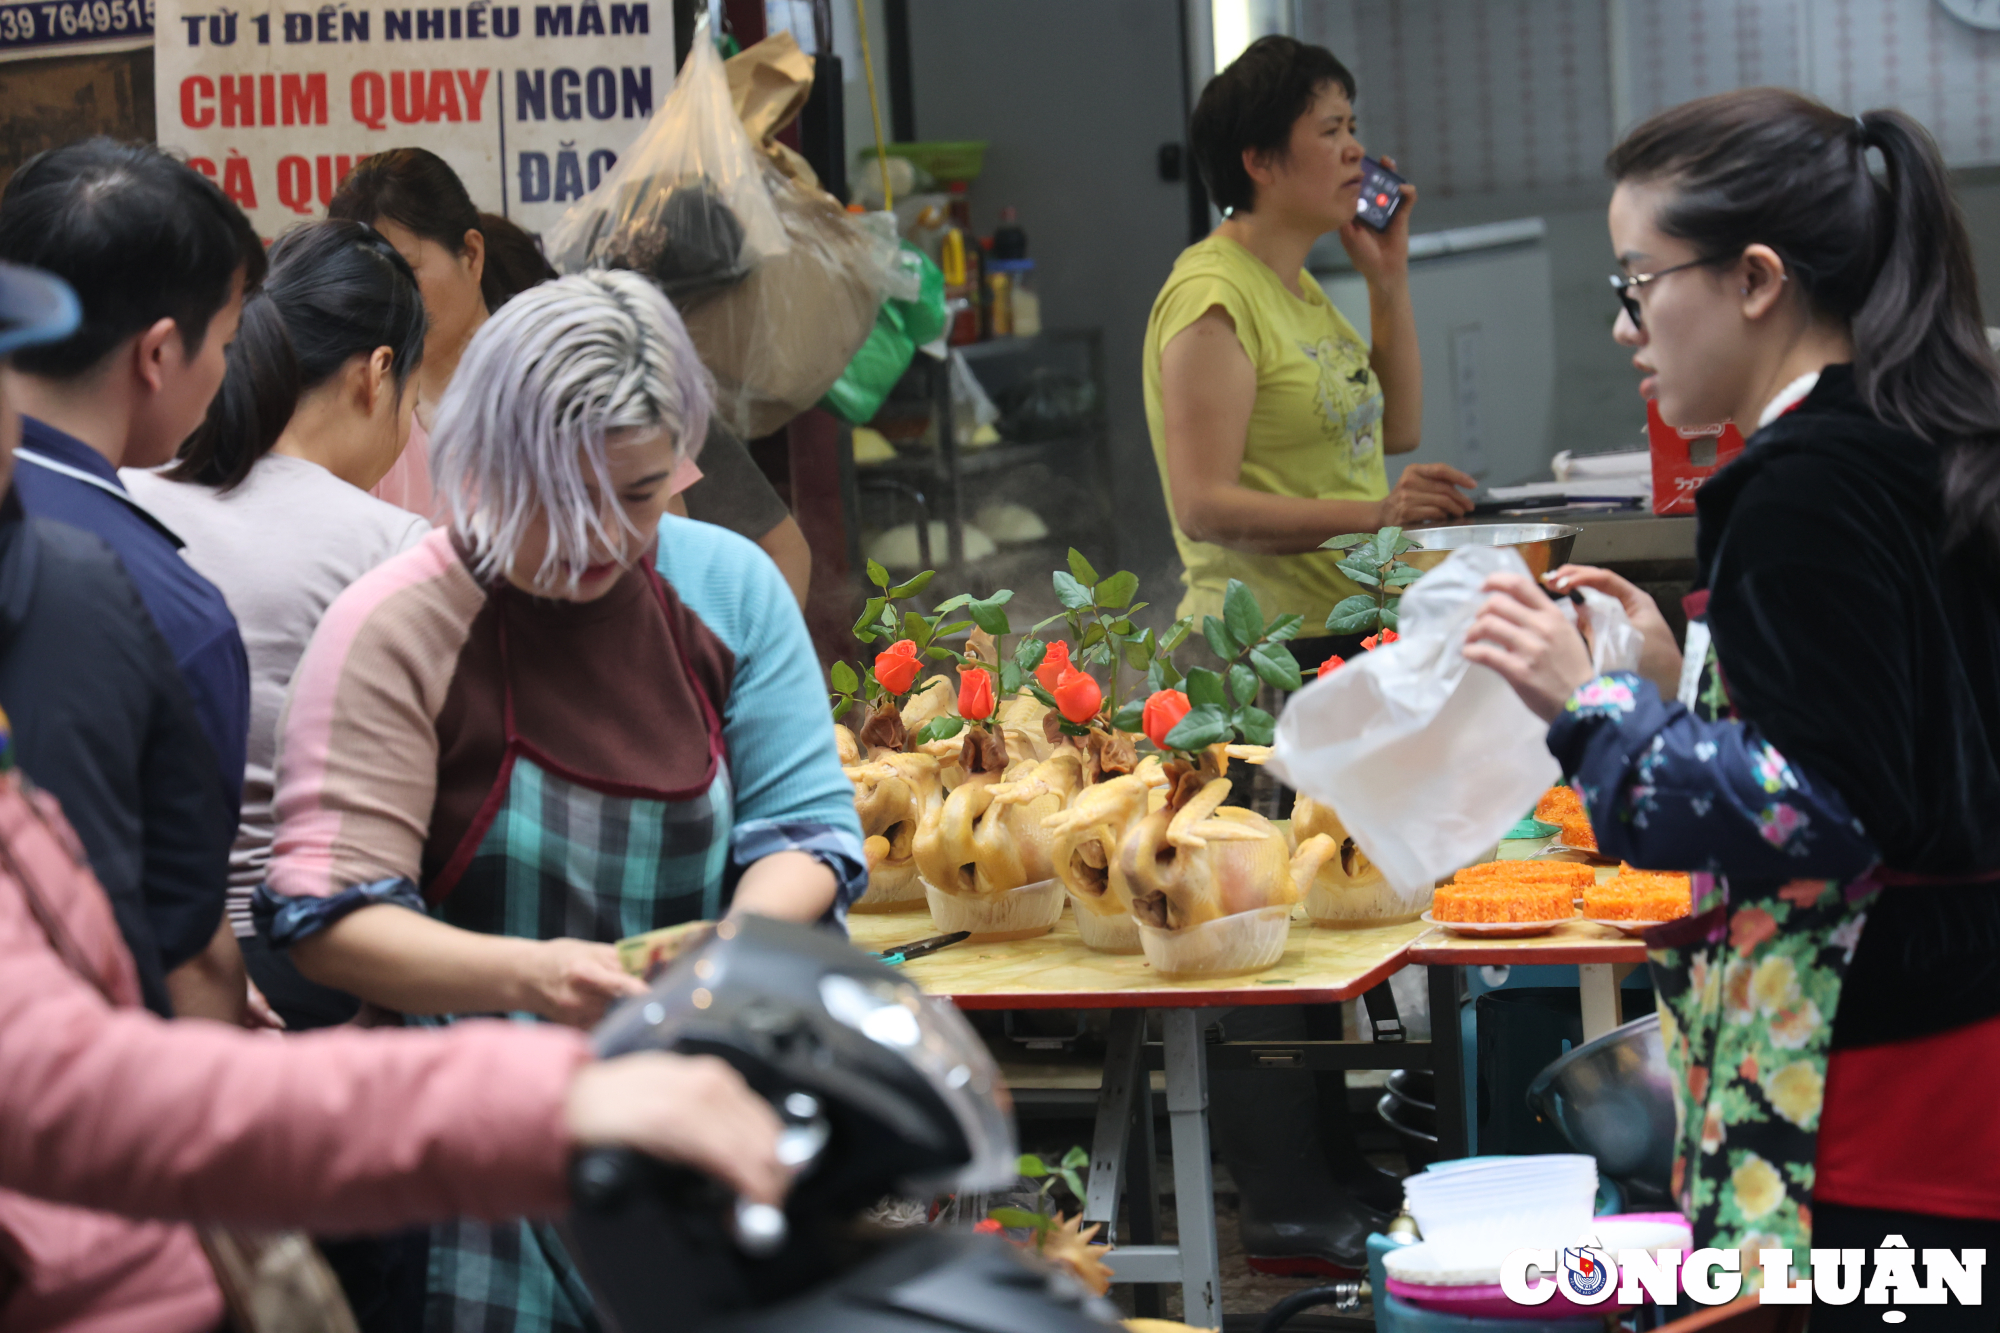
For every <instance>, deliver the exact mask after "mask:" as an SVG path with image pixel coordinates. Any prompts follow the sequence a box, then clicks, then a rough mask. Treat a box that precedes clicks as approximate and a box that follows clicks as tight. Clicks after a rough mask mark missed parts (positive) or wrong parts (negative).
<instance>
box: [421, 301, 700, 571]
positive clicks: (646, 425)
mask: <svg viewBox="0 0 2000 1333" xmlns="http://www.w3.org/2000/svg"><path fill="white" fill-rule="evenodd" d="M713 395H714V390H713V387H712V383H711V381H710V378H709V374H708V371H707V370H706V369H704V368H703V366H702V364H701V358H700V357H699V356H697V355H696V353H695V350H694V344H693V343H692V342H690V341H689V339H688V333H687V327H686V326H685V325H684V324H682V323H681V317H680V316H679V315H678V314H677V313H675V311H674V308H673V305H672V304H671V303H670V302H669V301H668V300H667V298H666V297H665V296H663V295H661V293H660V289H659V288H657V287H655V286H654V285H653V284H652V283H651V282H649V281H648V280H647V279H645V278H644V277H641V276H640V275H639V274H637V273H628V272H622V271H614V270H605V269H598V270H593V271H591V272H588V273H577V274H572V275H570V276H569V277H566V278H557V279H555V280H554V281H553V282H545V283H543V284H541V285H540V286H538V287H531V288H529V289H528V290H527V291H524V292H522V293H521V294H520V295H518V296H516V297H514V299H513V300H511V301H509V302H507V304H506V305H504V306H502V307H500V309H499V311H497V312H496V313H495V314H494V315H493V317H492V318H491V319H489V320H487V321H486V323H485V324H484V325H483V326H482V327H481V328H480V330H479V332H477V333H475V334H474V335H473V336H472V342H471V343H470V344H469V345H468V346H467V347H466V349H465V355H464V357H463V358H462V359H461V360H460V361H459V363H458V370H457V372H456V373H455V374H454V375H453V376H452V380H451V388H450V389H448V390H446V392H445V396H444V401H443V402H441V403H439V404H438V409H437V424H436V427H435V429H434V430H433V431H432V434H431V446H430V447H431V456H430V462H431V474H432V476H433V478H434V479H435V483H436V486H437V490H438V494H439V495H440V496H441V497H442V498H443V500H444V503H445V505H446V507H447V508H446V512H447V513H448V514H449V516H450V520H451V526H452V529H453V530H454V531H455V532H457V533H458V535H459V536H460V538H461V539H463V540H464V542H465V544H466V545H467V547H469V548H470V553H471V556H472V567H473V572H474V573H475V574H476V575H477V576H478V577H479V578H480V579H481V580H494V579H498V578H502V577H504V576H505V575H506V573H507V571H508V569H509V568H510V567H511V566H512V564H513V562H514V558H515V555H516V553H517V552H518V551H519V550H520V546H521V542H522V540H523V538H524V537H525V536H526V534H527V531H528V528H529V526H530V525H531V524H533V522H534V520H535V516H536V514H538V513H546V514H547V515H548V525H549V543H548V551H547V554H546V555H545V556H544V557H543V560H542V563H541V566H540V568H538V569H537V570H535V571H533V573H532V574H529V573H528V572H527V571H520V573H521V574H522V575H523V576H525V577H528V578H529V579H530V580H531V581H533V582H535V583H537V584H541V585H544V586H546V585H547V584H548V582H549V580H550V578H551V575H552V574H553V573H554V572H555V571H558V570H564V571H567V581H568V582H569V584H570V586H571V587H572V588H573V587H574V586H575V583H576V580H577V578H578V576H579V574H580V572H581V571H582V569H583V568H584V567H585V566H586V565H587V564H588V563H589V562H590V555H591V550H592V547H593V546H594V545H595V546H596V547H597V548H598V549H600V550H601V549H602V548H603V546H604V545H605V544H607V543H611V542H612V541H613V535H612V532H611V530H610V529H609V528H608V527H607V526H606V522H605V514H606V513H610V514H612V515H615V518H614V519H613V521H614V522H615V523H616V524H617V525H619V526H620V527H621V528H622V529H624V531H625V533H626V534H627V535H628V536H629V535H635V534H634V530H633V528H632V522H631V520H630V519H628V518H627V517H626V516H625V512H624V510H623V509H622V508H621V507H620V506H618V505H617V504H616V502H615V500H614V498H613V496H612V486H611V476H610V468H609V464H608V461H607V456H606V455H607V440H608V439H609V438H610V437H614V436H618V435H621V434H627V435H629V434H632V433H651V432H653V431H656V430H661V429H664V430H666V431H667V432H668V433H669V434H671V435H672V436H673V441H674V460H675V461H676V462H679V461H680V460H681V459H682V458H684V457H689V456H692V455H693V454H694V453H695V452H697V451H698V450H699V449H700V448H701V441H702V437H703V436H704V435H705V434H706V433H707V430H708V416H709V410H710V406H711V403H712V399H713ZM593 490H594V491H595V492H596V494H597V495H598V496H599V497H601V499H600V500H598V501H595V502H594V501H593V500H592V498H591V493H592V491H593Z"/></svg>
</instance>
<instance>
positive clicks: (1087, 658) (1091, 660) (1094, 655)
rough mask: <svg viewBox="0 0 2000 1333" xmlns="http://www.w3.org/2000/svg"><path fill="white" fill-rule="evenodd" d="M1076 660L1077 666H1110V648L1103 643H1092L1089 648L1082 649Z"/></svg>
mask: <svg viewBox="0 0 2000 1333" xmlns="http://www.w3.org/2000/svg"><path fill="white" fill-rule="evenodd" d="M1076 660H1077V664H1078V665H1079V666H1087V667H1093V666H1109V665H1111V646H1110V645H1109V644H1104V643H1093V644H1091V645H1090V647H1088V648H1086V649H1084V650H1083V652H1082V653H1081V654H1080V655H1079V656H1078V657H1077V659H1076Z"/></svg>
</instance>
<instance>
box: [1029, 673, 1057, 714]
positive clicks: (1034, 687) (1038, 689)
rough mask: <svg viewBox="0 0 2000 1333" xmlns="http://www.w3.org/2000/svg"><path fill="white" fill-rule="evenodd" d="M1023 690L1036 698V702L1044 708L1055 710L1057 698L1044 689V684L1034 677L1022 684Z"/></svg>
mask: <svg viewBox="0 0 2000 1333" xmlns="http://www.w3.org/2000/svg"><path fill="white" fill-rule="evenodd" d="M1021 688H1022V689H1024V690H1026V691H1027V692H1028V693H1030V694H1032V695H1034V696H1035V701H1036V702H1037V703H1039V704H1041V706H1042V707H1044V708H1054V707H1055V706H1056V697H1055V696H1054V695H1053V694H1050V693H1049V692H1048V691H1047V690H1045V689H1043V688H1042V683H1041V682H1040V681H1038V680H1036V679H1034V678H1033V677H1029V678H1028V679H1027V680H1024V681H1022V682H1021Z"/></svg>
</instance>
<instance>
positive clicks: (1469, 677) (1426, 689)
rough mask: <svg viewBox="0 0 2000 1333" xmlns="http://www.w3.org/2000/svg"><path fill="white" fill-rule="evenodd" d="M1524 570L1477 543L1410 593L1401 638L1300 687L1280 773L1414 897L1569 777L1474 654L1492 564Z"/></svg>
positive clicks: (1284, 730)
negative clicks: (1473, 635) (1469, 657)
mask: <svg viewBox="0 0 2000 1333" xmlns="http://www.w3.org/2000/svg"><path fill="white" fill-rule="evenodd" d="M1502 572H1512V573H1517V574H1526V573H1527V572H1528V566H1527V564H1526V563H1525V562H1524V561H1523V560H1522V559H1521V557H1520V556H1519V555H1518V554H1516V553H1515V552H1513V551H1510V550H1507V549H1505V548H1502V547H1491V546H1472V547H1466V548H1464V549H1462V550H1458V551H1454V552H1453V553H1452V554H1451V556H1450V557H1449V558H1448V559H1447V560H1445V562H1444V563H1443V564H1441V565H1439V566H1438V567H1437V568H1436V569H1433V570H1432V571H1431V572H1430V573H1428V574H1426V575H1424V577H1423V578H1422V579H1420V580H1418V581H1417V582H1416V583H1415V584H1413V585H1411V587H1410V589H1409V591H1408V592H1406V593H1404V594H1403V599H1402V606H1401V608H1400V615H1401V620H1400V624H1399V629H1398V632H1399V634H1400V636H1401V638H1400V640H1399V641H1398V642H1396V643H1392V644H1386V645H1384V646H1383V647H1380V648H1377V649H1376V650H1375V651H1374V652H1371V653H1364V654H1362V655H1361V656H1360V657H1359V658H1358V659H1356V660H1354V661H1350V662H1349V663H1348V664H1347V665H1346V666H1344V667H1342V668H1341V669H1340V670H1339V671H1336V672H1334V673H1333V674H1332V675H1330V676H1328V677H1326V678H1325V679H1323V680H1318V681H1314V682H1313V683H1311V684H1309V685H1307V686H1306V687H1305V688H1304V689H1302V690H1300V691H1299V692H1298V693H1297V694H1295V695H1293V696H1292V700H1291V702H1290V703H1289V704H1288V705H1287V706H1286V708H1285V711H1284V713H1283V714H1282V715H1281V716H1280V717H1279V718H1278V735H1277V745H1276V746H1275V748H1274V750H1273V753H1272V756H1271V763H1270V767H1271V769H1272V770H1273V771H1274V772H1275V773H1277V775H1278V776H1279V778H1280V779H1282V780H1283V781H1284V782H1286V783H1288V784H1290V785H1291V786H1293V787H1295V788H1297V789H1298V790H1299V791H1302V792H1304V793H1305V794H1306V795H1307V796H1310V797H1312V798H1313V799H1314V800H1315V801H1321V802H1324V803H1325V804H1327V805H1330V806H1332V807H1333V810H1334V813H1335V814H1336V815H1338V816H1339V817H1340V821H1341V823H1342V824H1344V825H1345V826H1346V828H1347V832H1348V835H1349V836H1350V837H1352V838H1353V839H1354V841H1355V842H1356V843H1357V844H1359V845H1360V847H1361V850H1362V851H1364V852H1366V853H1367V854H1368V859H1369V860H1371V861H1373V862H1374V863H1375V864H1376V865H1377V866H1378V867H1380V868H1381V870H1382V874H1383V876H1384V877H1385V878H1386V879H1387V880H1388V881H1389V884H1390V885H1391V886H1392V887H1393V888H1395V889H1396V890H1398V891H1399V892H1402V893H1407V894H1410V895H1412V896H1413V897H1415V896H1417V895H1422V894H1426V893H1428V892H1429V890H1430V889H1431V887H1432V885H1433V884H1435V883H1436V882H1437V881H1438V880H1439V879H1441V878H1443V877H1444V876H1446V875H1449V874H1451V873H1452V872H1454V871H1456V870H1458V869H1459V868H1460V867H1462V866H1465V865H1468V864H1470V863H1471V862H1472V861H1473V860H1475V859H1477V858H1478V857H1480V856H1481V855H1483V854H1484V853H1486V852H1487V851H1488V850H1489V849H1490V848H1492V846H1493V845H1494V844H1495V843H1497V842H1498V841H1499V840H1500V836H1501V835H1502V834H1503V833H1505V832H1506V831H1507V830H1508V828H1509V827H1511V826H1512V825H1513V824H1514V822H1515V821H1516V820H1518V819H1519V818H1520V817H1521V812H1522V811H1523V810H1526V809H1528V808H1530V807H1531V806H1533V805H1534V803H1535V800H1536V798H1537V797H1539V796H1540V795H1541V794H1542V792H1543V791H1545V790H1547V789H1548V787H1549V786H1550V785H1551V784H1552V783H1554V782H1556V781H1558V780H1559V779H1560V778H1561V777H1562V770H1561V768H1560V767H1559V766H1558V765H1557V763H1556V761H1555V759H1554V758H1552V757H1551V756H1550V754H1549V750H1548V746H1547V744H1546V743H1545V742H1544V738H1545V737H1546V736H1547V735H1548V724H1547V723H1545V722H1543V721H1542V720H1541V719H1540V718H1538V717H1536V716H1535V715H1534V713H1532V712H1531V711H1529V709H1528V706H1527V705H1526V704H1524V703H1522V702H1521V700H1520V699H1519V697H1517V696H1516V695H1515V693H1514V690H1513V687H1512V686H1510V685H1509V684H1507V682H1506V681H1505V680H1504V679H1502V678H1501V676H1500V675H1499V673H1497V672H1495V671H1493V670H1491V669H1490V668H1487V667H1480V666H1474V665H1473V664H1472V663H1470V662H1468V661H1466V660H1465V655H1464V651H1463V650H1464V647H1465V635H1466V631H1467V630H1469V629H1470V628H1471V627H1472V622H1473V620H1474V619H1475V618H1476V617H1477V615H1478V613H1479V608H1480V606H1481V605H1483V604H1484V603H1485V601H1486V599H1487V598H1488V597H1489V596H1490V595H1491V594H1489V593H1484V592H1482V591H1481V590H1480V588H1481V585H1482V584H1483V583H1485V581H1486V578H1487V576H1488V575H1490V574H1496V573H1502Z"/></svg>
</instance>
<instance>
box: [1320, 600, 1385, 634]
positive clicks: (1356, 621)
mask: <svg viewBox="0 0 2000 1333" xmlns="http://www.w3.org/2000/svg"><path fill="white" fill-rule="evenodd" d="M1384 614H1391V615H1392V614H1394V613H1393V612H1385V613H1384ZM1376 628H1378V625H1377V623H1376V613H1375V604H1374V603H1373V602H1370V603H1369V604H1368V607H1367V609H1366V610H1362V611H1356V612H1354V613H1352V614H1351V615H1342V614H1341V613H1340V610H1339V608H1338V607H1336V608H1335V609H1334V612H1333V614H1332V615H1330V616H1328V617H1327V618H1326V629H1327V633H1329V634H1366V633H1369V632H1370V631H1372V630H1374V629H1376Z"/></svg>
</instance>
